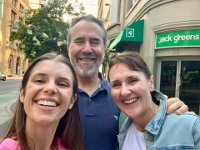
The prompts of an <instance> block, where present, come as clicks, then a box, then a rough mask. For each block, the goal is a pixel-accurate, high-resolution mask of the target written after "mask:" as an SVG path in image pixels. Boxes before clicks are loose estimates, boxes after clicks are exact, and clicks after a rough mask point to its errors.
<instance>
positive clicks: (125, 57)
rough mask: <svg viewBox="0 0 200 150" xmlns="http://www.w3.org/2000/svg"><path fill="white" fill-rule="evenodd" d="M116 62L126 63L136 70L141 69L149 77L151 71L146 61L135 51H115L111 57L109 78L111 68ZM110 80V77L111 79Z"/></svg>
mask: <svg viewBox="0 0 200 150" xmlns="http://www.w3.org/2000/svg"><path fill="white" fill-rule="evenodd" d="M116 64H125V65H126V66H127V67H128V68H129V69H131V70H134V71H141V72H143V73H144V75H145V76H146V77H147V79H149V78H150V77H151V73H150V71H149V68H148V66H147V64H146V63H145V61H144V60H143V59H142V57H141V56H139V54H138V53H136V52H133V51H124V52H122V53H114V54H113V55H112V56H111V57H110V62H109V70H108V79H109V72H110V69H111V68H112V67H113V66H114V65H116ZM109 80H110V79H109Z"/></svg>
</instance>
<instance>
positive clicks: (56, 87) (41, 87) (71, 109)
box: [0, 52, 84, 150]
mask: <svg viewBox="0 0 200 150" xmlns="http://www.w3.org/2000/svg"><path fill="white" fill-rule="evenodd" d="M77 90H78V85H77V78H76V75H75V72H74V70H73V67H72V66H71V64H70V62H69V61H68V60H67V59H66V58H65V57H63V56H62V55H61V54H57V53H54V52H51V53H47V54H44V55H43V56H41V57H39V58H37V59H36V60H35V61H33V63H32V64H31V65H30V66H29V68H28V69H27V71H26V73H25V74H24V77H23V79H22V84H21V89H20V96H19V98H18V100H17V107H16V111H15V114H14V117H13V119H12V122H11V126H10V128H9V130H8V132H7V133H6V134H5V136H4V137H3V139H2V141H1V144H0V150H5V149H6V150H15V149H16V150H17V149H21V150H84V143H83V135H82V129H81V123H80V116H79V110H78V101H77V99H78V94H77ZM61 125H62V126H64V128H63V133H62V136H61V135H60V134H59V132H58V128H59V127H60V126H61Z"/></svg>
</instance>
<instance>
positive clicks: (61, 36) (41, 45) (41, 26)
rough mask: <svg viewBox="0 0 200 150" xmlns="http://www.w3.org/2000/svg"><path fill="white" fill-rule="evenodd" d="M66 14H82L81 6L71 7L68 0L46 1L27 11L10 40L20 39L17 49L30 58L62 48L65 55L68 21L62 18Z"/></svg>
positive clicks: (82, 8)
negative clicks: (46, 2) (45, 3)
mask: <svg viewBox="0 0 200 150" xmlns="http://www.w3.org/2000/svg"><path fill="white" fill-rule="evenodd" d="M78 6H79V7H78ZM77 7H78V8H77ZM65 14H68V16H71V17H73V16H78V15H82V14H84V7H83V6H82V5H76V6H74V5H72V4H71V3H70V2H68V0H49V2H48V4H47V5H45V6H43V7H41V8H40V9H37V10H33V9H31V10H26V12H25V17H24V20H23V21H20V22H18V27H17V29H16V30H15V31H13V32H12V33H11V36H10V41H11V42H14V41H16V40H17V41H19V47H18V48H19V50H20V51H23V52H24V53H25V54H26V57H27V58H28V59H29V60H30V61H31V60H32V59H34V58H36V57H38V56H40V55H42V54H44V53H46V52H49V51H61V52H62V53H64V54H65V55H67V50H66V49H67V48H66V34H67V30H68V28H69V21H68V22H64V21H63V15H65Z"/></svg>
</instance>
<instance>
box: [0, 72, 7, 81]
mask: <svg viewBox="0 0 200 150" xmlns="http://www.w3.org/2000/svg"><path fill="white" fill-rule="evenodd" d="M0 80H3V81H6V75H5V74H2V73H1V72H0Z"/></svg>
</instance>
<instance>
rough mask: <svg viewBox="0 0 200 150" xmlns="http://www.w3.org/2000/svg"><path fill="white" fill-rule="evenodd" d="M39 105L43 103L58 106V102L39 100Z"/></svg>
mask: <svg viewBox="0 0 200 150" xmlns="http://www.w3.org/2000/svg"><path fill="white" fill-rule="evenodd" d="M37 103H38V104H39V105H43V106H50V107H55V106H56V102H52V101H44V100H43V101H38V102H37Z"/></svg>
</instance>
